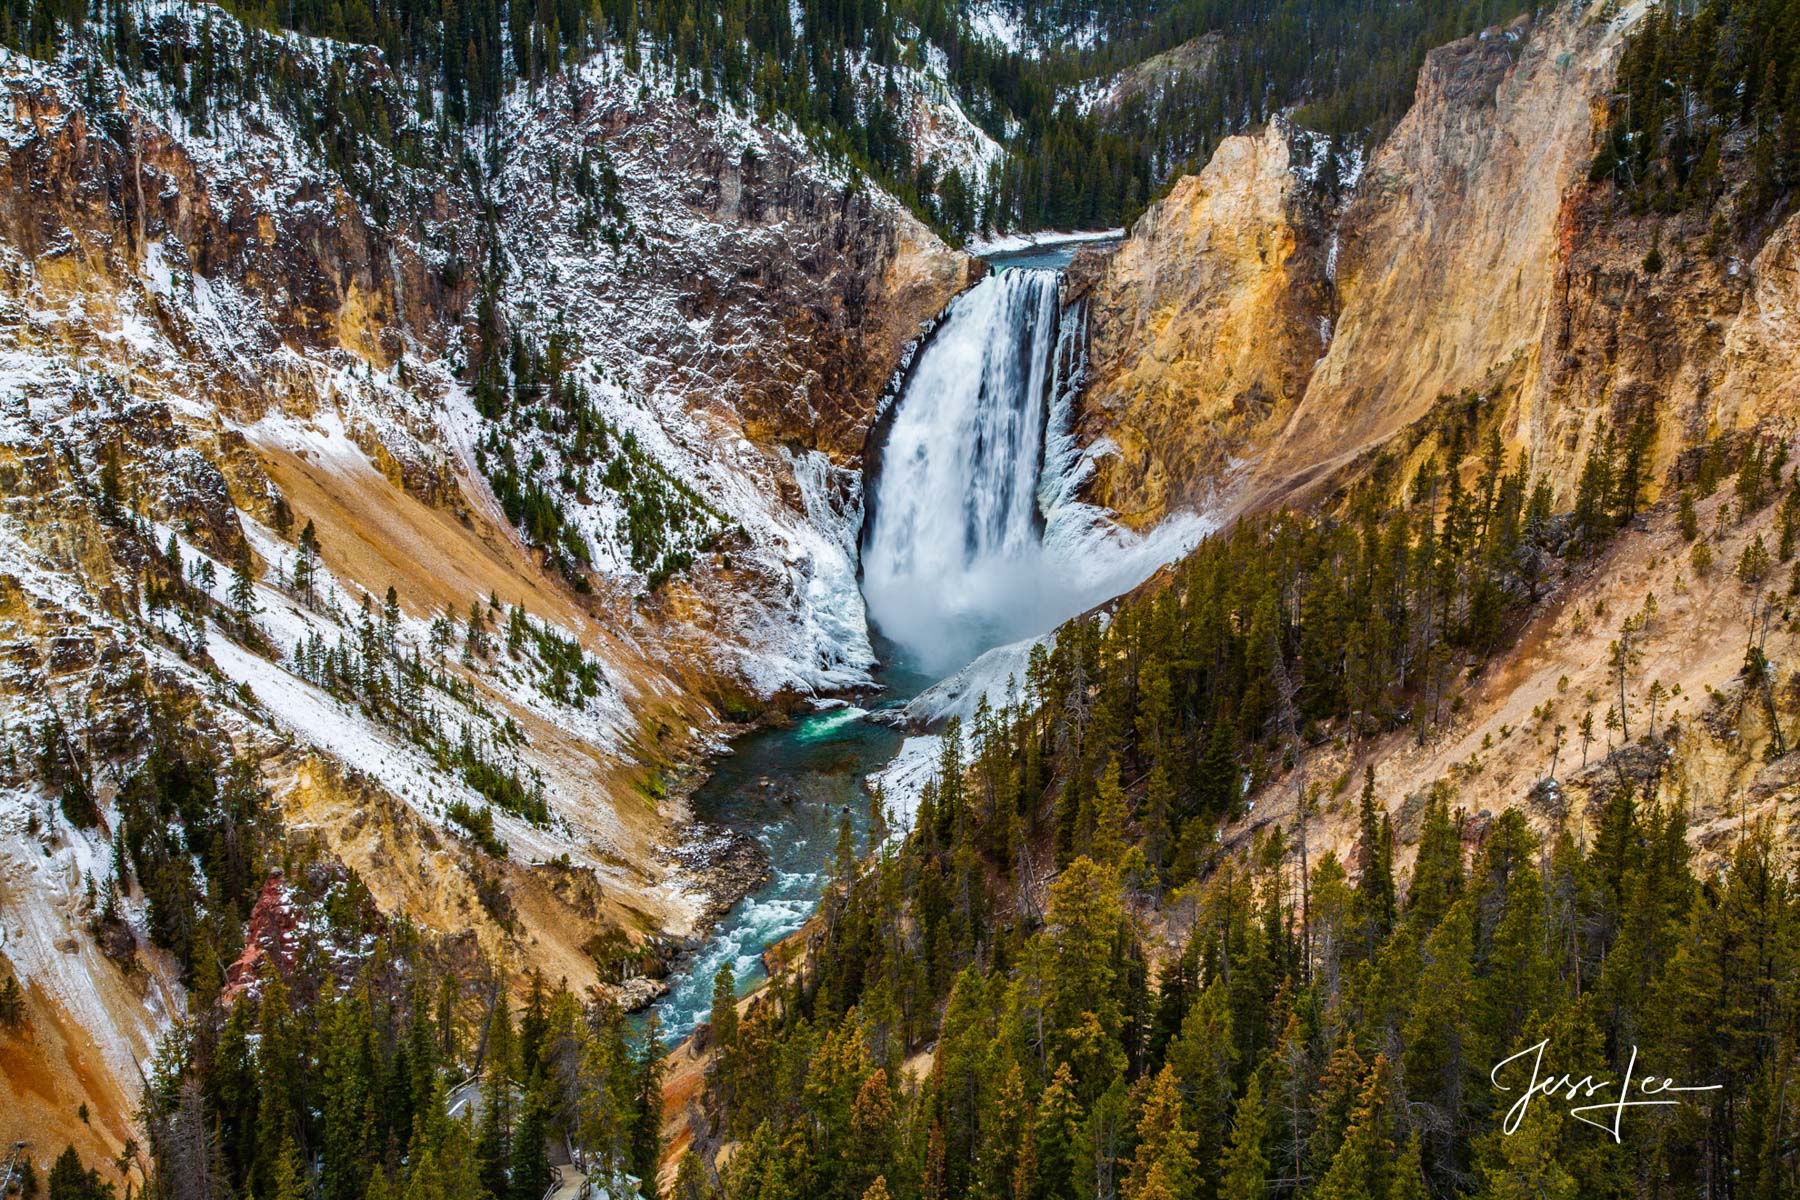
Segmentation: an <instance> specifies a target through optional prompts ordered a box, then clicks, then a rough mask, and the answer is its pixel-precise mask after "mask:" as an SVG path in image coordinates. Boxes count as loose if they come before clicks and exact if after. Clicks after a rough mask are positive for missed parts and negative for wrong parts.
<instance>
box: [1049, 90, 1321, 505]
mask: <svg viewBox="0 0 1800 1200" xmlns="http://www.w3.org/2000/svg"><path fill="white" fill-rule="evenodd" d="M1296 141H1297V139H1296V135H1295V134H1294V133H1293V131H1292V130H1290V129H1289V128H1288V127H1287V126H1286V125H1285V124H1283V123H1281V122H1276V123H1273V124H1271V125H1270V126H1269V128H1268V129H1267V130H1265V131H1264V132H1263V133H1262V134H1260V135H1258V136H1243V137H1233V138H1228V139H1227V140H1226V141H1225V142H1224V143H1222V144H1221V145H1220V147H1219V149H1218V152H1217V153H1216V154H1215V155H1214V156H1213V159H1212V161H1211V162H1210V163H1209V164H1208V165H1207V167H1206V169H1205V170H1204V171H1203V172H1201V173H1200V174H1199V175H1190V176H1187V177H1185V178H1183V179H1182V180H1180V181H1179V182H1178V183H1177V184H1176V185H1175V188H1174V189H1173V191H1172V192H1171V193H1170V194H1169V195H1168V196H1167V197H1165V198H1164V199H1162V200H1161V201H1159V202H1157V203H1156V204H1154V205H1152V206H1151V207H1150V208H1149V210H1147V211H1146V212H1145V213H1144V215H1143V217H1142V218H1141V219H1140V220H1139V221H1138V223H1137V224H1136V225H1135V226H1134V227H1133V229H1132V231H1131V236H1130V238H1128V239H1127V240H1126V241H1125V242H1124V243H1123V244H1121V245H1120V246H1119V247H1118V249H1117V250H1115V251H1112V252H1111V253H1096V252H1093V251H1088V252H1085V253H1084V254H1083V255H1082V256H1081V257H1079V258H1078V259H1077V260H1076V262H1075V263H1074V264H1073V265H1072V267H1071V269H1070V272H1069V290H1070V292H1071V294H1073V295H1077V296H1080V295H1086V296H1087V297H1088V298H1089V304H1090V308H1089V312H1090V318H1089V321H1090V377H1089V379H1090V382H1089V385H1088V391H1087V395H1086V397H1085V399H1084V401H1083V405H1082V418H1081V422H1080V424H1079V426H1078V429H1077V434H1078V436H1080V437H1082V438H1083V440H1087V441H1093V440H1098V439H1101V438H1104V439H1106V440H1107V441H1108V442H1109V443H1110V445H1111V446H1112V447H1113V448H1115V452H1114V453H1110V454H1107V455H1104V456H1101V457H1099V458H1097V459H1096V472H1095V475H1094V478H1093V480H1092V482H1091V484H1090V485H1089V487H1090V489H1091V490H1090V495H1091V496H1092V497H1093V498H1094V500H1095V501H1096V502H1098V503H1100V504H1103V505H1106V506H1108V507H1110V508H1112V509H1114V510H1115V511H1117V512H1118V513H1119V514H1120V516H1121V518H1122V519H1124V520H1126V521H1127V522H1130V523H1132V524H1135V525H1138V526H1139V527H1142V526H1145V525H1149V524H1154V523H1155V522H1156V521H1157V520H1159V519H1160V518H1161V517H1162V516H1163V515H1165V514H1166V513H1167V512H1169V511H1170V510H1171V509H1174V508H1179V507H1183V506H1188V505H1193V504H1197V503H1201V502H1204V500H1205V499H1206V498H1207V497H1208V496H1209V495H1211V494H1213V492H1214V490H1215V489H1216V488H1217V486H1218V485H1219V483H1220V481H1221V479H1222V477H1223V476H1224V474H1225V472H1226V469H1227V467H1228V465H1229V462H1230V459H1231V457H1232V456H1233V455H1234V454H1237V453H1239V452H1240V450H1241V449H1242V448H1243V447H1244V446H1246V445H1250V444H1255V443H1256V442H1258V441H1259V440H1261V439H1266V438H1267V437H1269V436H1270V435H1271V434H1272V433H1273V432H1274V431H1276V430H1278V429H1279V428H1280V426H1281V423H1282V422H1283V421H1285V420H1286V419H1287V417H1288V416H1289V415H1290V414H1291V413H1292V411H1293V408H1294V405H1295V403H1296V402H1297V401H1298V400H1299V398H1300V396H1301V394H1302V392H1303V391H1304V389H1305V387H1306V382H1307V378H1308V375H1309V373H1310V372H1311V370H1312V366H1313V363H1314V362H1315V361H1316V360H1317V359H1318V356H1319V354H1320V353H1321V351H1322V350H1323V348H1324V344H1325V343H1324V339H1325V338H1326V337H1328V336H1329V311H1330V292H1329V281H1328V279H1327V270H1328V265H1329V264H1328V252H1327V250H1326V247H1325V245H1324V243H1323V239H1322V238H1321V236H1320V229H1321V226H1322V224H1323V222H1324V220H1325V216H1324V212H1323V210H1322V207H1321V204H1320V200H1319V197H1318V196H1317V195H1315V191H1314V189H1313V188H1312V187H1311V186H1309V185H1308V183H1307V182H1306V181H1305V180H1304V179H1303V178H1302V176H1301V174H1300V173H1298V172H1297V171H1296V170H1295V166H1294V163H1295V160H1296V158H1297V157H1299V158H1302V159H1304V158H1305V156H1306V154H1307V151H1308V148H1309V147H1308V146H1307V145H1306V144H1305V143H1304V140H1303V139H1299V143H1300V144H1296Z"/></svg>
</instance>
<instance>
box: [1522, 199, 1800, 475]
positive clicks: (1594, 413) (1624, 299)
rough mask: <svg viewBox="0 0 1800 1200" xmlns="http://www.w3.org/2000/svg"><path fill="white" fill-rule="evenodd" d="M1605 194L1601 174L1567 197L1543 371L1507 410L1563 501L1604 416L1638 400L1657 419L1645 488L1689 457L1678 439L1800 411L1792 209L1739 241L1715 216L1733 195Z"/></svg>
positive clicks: (1630, 409)
mask: <svg viewBox="0 0 1800 1200" xmlns="http://www.w3.org/2000/svg"><path fill="white" fill-rule="evenodd" d="M1610 200H1611V196H1610V188H1608V187H1605V186H1587V185H1582V186H1580V187H1577V188H1574V189H1572V190H1571V191H1570V192H1569V194H1568V195H1567V197H1566V200H1565V203H1564V206H1563V212H1562V215H1561V225H1560V230H1559V235H1560V243H1561V247H1562V253H1561V254H1560V256H1559V260H1558V263H1557V275H1556V280H1555V286H1554V291H1553V296H1552V302H1551V304H1550V307H1549V313H1548V318H1547V320H1546V322H1545V326H1544V330H1543V339H1542V343H1541V345H1540V347H1539V348H1538V352H1537V362H1538V370H1537V371H1536V372H1535V374H1533V375H1532V376H1530V377H1529V378H1528V379H1527V380H1526V382H1525V385H1524V386H1523V387H1522V388H1521V392H1520V396H1519V401H1518V407H1517V415H1516V418H1515V428H1516V431H1517V432H1516V436H1517V438H1518V440H1519V441H1520V442H1521V443H1522V444H1523V446H1524V448H1525V449H1526V450H1527V451H1528V452H1529V453H1530V455H1531V460H1532V462H1533V463H1534V464H1536V465H1538V466H1539V469H1541V470H1542V471H1544V472H1545V473H1546V475H1547V476H1548V477H1549V478H1551V479H1552V480H1553V481H1555V482H1556V484H1557V486H1558V488H1559V490H1560V492H1561V493H1562V495H1561V496H1560V498H1561V499H1563V500H1565V501H1566V500H1568V498H1569V497H1570V495H1571V494H1572V488H1573V484H1574V481H1575V480H1576V479H1577V478H1578V477H1579V475H1580V471H1581V464H1582V461H1583V459H1584V458H1585V456H1586V455H1587V453H1588V451H1589V449H1590V448H1591V447H1592V446H1593V445H1594V443H1595V440H1596V439H1597V438H1599V437H1601V436H1603V429H1604V428H1605V427H1608V426H1610V427H1612V428H1614V429H1617V428H1619V427H1621V426H1622V425H1624V424H1625V423H1627V422H1629V421H1630V420H1631V419H1632V418H1633V416H1634V414H1636V413H1637V412H1638V411H1639V410H1644V411H1648V412H1651V413H1653V414H1654V416H1655V422H1656V436H1655V440H1654V444H1653V453H1652V467H1653V470H1652V472H1651V481H1652V487H1651V494H1652V497H1653V498H1654V496H1655V495H1656V494H1657V493H1658V492H1660V491H1661V490H1662V488H1663V487H1664V486H1665V484H1666V483H1667V482H1669V481H1671V480H1675V479H1678V478H1680V477H1681V476H1682V474H1683V473H1684V468H1691V466H1692V465H1693V464H1692V462H1691V461H1688V462H1685V464H1684V459H1683V455H1684V452H1686V451H1688V450H1690V449H1691V448H1693V447H1696V446H1699V445H1702V444H1704V443H1705V442H1707V441H1708V440H1710V439H1712V438H1715V437H1719V436H1722V435H1730V434H1733V433H1736V432H1742V431H1747V430H1752V429H1760V430H1764V431H1767V432H1781V431H1784V430H1785V429H1787V428H1789V427H1791V425H1792V423H1793V421H1794V419H1795V417H1796V415H1797V414H1800V360H1797V359H1796V356H1795V354H1794V347H1795V346H1796V345H1800V218H1797V217H1795V216H1793V215H1790V216H1789V217H1788V218H1787V219H1786V220H1785V221H1783V222H1781V223H1780V224H1779V225H1777V226H1776V227H1775V228H1773V229H1772V230H1768V231H1766V234H1763V235H1761V236H1758V237H1757V238H1756V240H1754V241H1753V242H1751V243H1749V244H1745V243H1743V242H1740V241H1738V240H1737V239H1735V238H1733V237H1732V236H1730V235H1729V234H1727V235H1725V236H1720V235H1719V234H1718V233H1715V231H1714V229H1713V219H1714V217H1715V216H1718V217H1720V218H1724V217H1725V216H1726V214H1728V213H1732V212H1734V210H1735V205H1736V196H1735V195H1729V194H1728V195H1727V196H1726V197H1725V198H1724V199H1723V200H1722V202H1721V203H1720V204H1719V205H1718V206H1717V207H1716V208H1697V209H1693V210H1690V211H1687V212H1683V213H1680V214H1676V215H1674V216H1671V217H1660V216H1646V217H1641V218H1629V217H1625V216H1622V215H1620V214H1617V213H1615V212H1613V211H1611V207H1610ZM1727 223H1728V224H1729V223H1730V222H1727ZM1652 250H1654V251H1655V252H1656V255H1657V256H1658V257H1660V258H1661V260H1662V263H1661V267H1660V269H1659V270H1657V271H1650V270H1647V269H1646V267H1645V263H1646V260H1647V259H1649V258H1650V257H1651V252H1652Z"/></svg>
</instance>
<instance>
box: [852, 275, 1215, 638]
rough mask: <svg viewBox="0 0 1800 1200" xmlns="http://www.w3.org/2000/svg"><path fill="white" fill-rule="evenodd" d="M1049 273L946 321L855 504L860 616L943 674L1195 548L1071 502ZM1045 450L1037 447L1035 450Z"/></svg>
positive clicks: (1016, 282)
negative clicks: (860, 515) (864, 608)
mask: <svg viewBox="0 0 1800 1200" xmlns="http://www.w3.org/2000/svg"><path fill="white" fill-rule="evenodd" d="M1058 282H1059V276H1058V274H1057V273H1056V272H1054V271H1038V270H1023V269H1014V270H1007V271H1001V272H999V273H998V274H995V275H992V276H990V277H988V278H987V279H985V280H983V281H982V282H981V283H980V284H979V285H977V286H976V287H975V288H973V289H972V290H970V291H969V292H968V293H966V294H965V295H963V296H962V297H960V298H959V299H958V300H957V301H956V302H955V303H954V304H953V305H952V306H951V307H950V309H949V310H948V311H947V312H946V313H945V315H944V319H943V321H942V323H940V324H939V326H938V328H937V330H936V331H935V332H934V333H933V334H932V336H931V338H930V339H929V340H928V341H927V343H926V344H925V346H924V347H923V349H921V350H920V351H919V356H918V358H917V360H916V361H915V362H914V364H913V367H912V372H911V374H910V375H909V376H908V378H907V380H906V384H905V388H904V390H903V391H902V392H901V394H900V395H899V396H898V397H897V398H896V400H895V401H894V405H895V407H894V409H893V411H892V412H891V413H890V415H889V422H888V427H887V432H886V438H885V440H884V441H883V442H882V444H881V446H880V449H879V458H878V460H877V464H876V470H875V472H874V474H873V477H872V478H871V481H870V492H869V495H868V498H867V503H868V505H869V516H868V520H867V522H866V524H865V526H864V529H863V540H862V571H863V596H864V599H865V600H866V602H867V604H868V609H869V616H870V618H871V620H872V621H873V622H874V624H875V626H876V628H878V629H879V630H880V631H881V632H882V634H883V635H885V636H886V637H887V638H889V639H890V640H891V641H893V642H894V643H895V644H896V645H897V646H898V647H899V648H900V649H901V650H902V651H903V652H904V653H905V655H906V656H907V657H908V658H909V659H910V660H911V661H912V662H913V664H914V665H915V666H917V667H918V668H919V669H921V670H923V671H926V672H930V673H935V674H942V673H945V672H948V671H951V670H954V669H956V668H958V667H960V666H962V665H963V664H964V663H966V662H968V661H969V660H971V659H973V658H974V657H975V656H976V655H978V654H980V653H982V652H983V651H984V650H987V649H989V648H990V647H993V646H997V645H1002V644H1006V643H1009V642H1014V641H1017V640H1019V639H1021V638H1027V637H1032V636H1035V635H1037V634H1040V633H1044V632H1046V631H1048V630H1050V629H1051V628H1053V627H1055V626H1056V625H1057V624H1058V623H1059V622H1061V621H1062V620H1064V619H1066V618H1068V617H1070V616H1072V615H1074V614H1075V613H1077V612H1080V611H1082V610H1083V609H1084V608H1087V607H1088V606H1090V605H1092V604H1094V603H1097V602H1099V601H1100V600H1103V599H1105V598H1107V597H1108V596H1111V595H1115V594H1117V593H1118V592H1120V591H1123V590H1125V589H1126V588H1129V587H1131V586H1132V585H1134V584H1135V583H1137V582H1138V580H1140V579H1142V578H1143V577H1144V576H1145V575H1147V574H1148V573H1149V572H1150V571H1152V570H1154V569H1155V567H1156V566H1157V565H1158V564H1160V563H1162V562H1166V561H1168V560H1169V559H1170V558H1173V557H1175V556H1176V555H1177V554H1179V553H1180V552H1181V551H1182V550H1183V549H1185V547H1186V546H1187V545H1191V544H1192V541H1193V540H1194V537H1196V536H1197V533H1195V532H1194V527H1193V525H1192V524H1191V523H1183V524H1181V525H1180V527H1179V528H1176V527H1171V528H1170V529H1169V530H1168V534H1167V535H1164V534H1162V533H1161V532H1159V535H1158V536H1155V537H1153V538H1151V539H1142V538H1137V537H1135V536H1134V535H1131V534H1130V533H1128V532H1126V531H1124V530H1122V529H1120V528H1119V527H1118V526H1116V525H1114V524H1113V523H1112V522H1110V521H1108V520H1106V519H1105V517H1104V514H1102V513H1100V512H1099V511H1098V510H1096V509H1094V508H1093V507H1091V506H1089V505H1086V504H1082V503H1080V502H1079V501H1078V500H1076V499H1075V492H1076V485H1078V484H1079V482H1080V479H1081V478H1082V476H1083V475H1084V474H1085V472H1086V471H1087V469H1088V468H1089V466H1090V464H1088V463H1087V462H1086V461H1085V459H1083V458H1082V457H1081V455H1080V452H1079V451H1078V450H1077V449H1076V448H1075V446H1074V443H1073V440H1072V438H1070V437H1069V436H1068V434H1069V430H1068V429H1067V425H1068V424H1069V421H1070V418H1071V415H1072V406H1073V395H1072V393H1073V392H1074V390H1075V388H1076V385H1078V383H1079V378H1078V375H1079V366H1080V348H1081V345H1082V342H1083V340H1084V339H1083V337H1082V331H1081V330H1080V328H1079V327H1078V321H1079V317H1080V313H1079V311H1077V312H1076V313H1075V314H1074V316H1075V318H1076V319H1075V320H1073V321H1069V322H1067V326H1068V327H1066V328H1063V329H1062V330H1061V334H1062V336H1060V337H1059V328H1058V327H1059V316H1060V298H1059V287H1058ZM1047 440H1048V442H1049V445H1048V447H1047V446H1046V441H1047Z"/></svg>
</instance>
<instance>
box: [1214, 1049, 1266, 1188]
mask: <svg viewBox="0 0 1800 1200" xmlns="http://www.w3.org/2000/svg"><path fill="white" fill-rule="evenodd" d="M1267 1124H1268V1117H1267V1115H1266V1113H1265V1112H1264V1111H1263V1093H1262V1079H1261V1077H1260V1076H1259V1075H1251V1076H1250V1082H1249V1083H1248V1084H1246V1085H1245V1087H1244V1095H1243V1098H1242V1099H1241V1100H1239V1101H1238V1104H1237V1111H1236V1113H1235V1114H1234V1121H1233V1124H1232V1128H1231V1142H1230V1144H1229V1145H1228V1146H1227V1147H1226V1149H1225V1156H1224V1161H1223V1163H1222V1164H1221V1166H1222V1174H1223V1177H1222V1178H1221V1179H1220V1181H1219V1200H1263V1196H1264V1195H1265V1193H1266V1191H1267V1188H1268V1178H1269V1160H1268V1157H1267V1156H1266V1155H1265V1154H1264V1153H1263V1139H1264V1138H1265V1137H1266V1136H1267Z"/></svg>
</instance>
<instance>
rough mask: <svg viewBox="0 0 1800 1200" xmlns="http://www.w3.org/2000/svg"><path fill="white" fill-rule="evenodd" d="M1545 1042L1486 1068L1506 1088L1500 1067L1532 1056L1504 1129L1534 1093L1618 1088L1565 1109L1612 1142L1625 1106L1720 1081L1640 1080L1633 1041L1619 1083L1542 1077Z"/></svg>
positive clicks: (1654, 1102) (1668, 1098) (1664, 1100)
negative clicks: (1606, 1116)
mask: <svg viewBox="0 0 1800 1200" xmlns="http://www.w3.org/2000/svg"><path fill="white" fill-rule="evenodd" d="M1549 1045H1550V1039H1549V1038H1545V1039H1544V1040H1543V1041H1541V1042H1539V1043H1538V1044H1537V1045H1535V1046H1527V1047H1526V1048H1525V1049H1523V1050H1521V1051H1519V1052H1518V1053H1517V1054H1515V1055H1513V1056H1512V1057H1511V1058H1506V1059H1502V1060H1501V1061H1500V1062H1498V1063H1496V1064H1495V1065H1494V1069H1493V1070H1492V1071H1490V1072H1489V1073H1488V1079H1489V1081H1490V1082H1492V1083H1493V1085H1494V1086H1495V1087H1496V1088H1498V1089H1499V1090H1500V1091H1503V1092H1510V1091H1512V1090H1513V1089H1512V1088H1510V1087H1507V1086H1506V1085H1505V1084H1503V1083H1501V1082H1500V1072H1501V1071H1503V1070H1505V1069H1506V1067H1507V1066H1509V1065H1510V1064H1512V1063H1515V1062H1518V1061H1519V1060H1520V1059H1522V1058H1530V1059H1531V1082H1530V1083H1529V1084H1527V1085H1526V1088H1525V1094H1524V1095H1523V1096H1520V1097H1519V1098H1518V1100H1517V1101H1516V1102H1514V1104H1513V1106H1512V1107H1511V1108H1509V1109H1507V1110H1506V1121H1505V1123H1504V1124H1503V1125H1502V1126H1501V1130H1502V1132H1504V1133H1512V1132H1514V1131H1516V1130H1517V1129H1518V1128H1519V1123H1520V1122H1521V1121H1523V1120H1524V1119H1525V1110H1526V1109H1527V1108H1529V1107H1530V1106H1531V1101H1532V1100H1533V1099H1534V1098H1535V1097H1538V1096H1559V1095H1560V1096H1561V1097H1562V1098H1563V1099H1565V1100H1592V1099H1593V1098H1594V1097H1595V1096H1597V1095H1600V1094H1602V1093H1608V1092H1610V1091H1611V1089H1613V1088H1617V1089H1618V1093H1617V1097H1616V1098H1615V1099H1609V1100H1606V1101H1605V1102H1603V1103H1599V1104H1583V1105H1577V1106H1573V1107H1571V1108H1570V1109H1569V1115H1570V1116H1571V1117H1574V1118H1575V1119H1576V1120H1577V1121H1581V1122H1583V1123H1585V1124H1588V1125H1592V1126H1593V1127H1594V1128H1596V1129H1601V1130H1604V1131H1606V1132H1607V1133H1609V1134H1611V1135H1612V1139H1613V1141H1615V1142H1617V1141H1619V1140H1620V1138H1619V1126H1620V1124H1621V1123H1622V1122H1623V1120H1624V1117H1625V1110H1626V1109H1628V1108H1666V1107H1669V1106H1671V1105H1675V1104H1679V1103H1681V1100H1680V1099H1679V1096H1678V1094H1680V1093H1691V1092H1716V1091H1719V1090H1720V1089H1721V1088H1722V1087H1723V1086H1724V1085H1723V1084H1717V1083H1715V1084H1710V1085H1708V1086H1706V1087H1680V1086H1677V1084H1676V1083H1675V1081H1674V1080H1673V1079H1667V1078H1661V1079H1659V1078H1658V1077H1657V1076H1655V1075H1645V1076H1644V1077H1643V1078H1642V1079H1637V1078H1634V1077H1633V1076H1634V1075H1635V1073H1636V1071H1637V1058H1638V1052H1637V1047H1636V1046H1633V1047H1632V1048H1631V1061H1630V1062H1629V1063H1627V1064H1626V1067H1625V1077H1624V1078H1623V1079H1622V1080H1620V1081H1619V1082H1617V1083H1614V1082H1613V1081H1612V1080H1610V1079H1595V1078H1594V1077H1593V1076H1592V1075H1584V1076H1582V1077H1581V1078H1580V1079H1576V1078H1575V1077H1574V1076H1573V1075H1549V1076H1546V1075H1544V1074H1543V1073H1542V1072H1543V1067H1544V1051H1545V1049H1546V1048H1548V1047H1549ZM1590 1113H1599V1114H1606V1113H1610V1114H1611V1115H1612V1119H1611V1120H1610V1121H1607V1120H1604V1119H1596V1118H1595V1117H1592V1116H1589V1115H1588V1114H1590Z"/></svg>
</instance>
